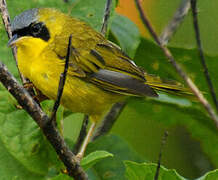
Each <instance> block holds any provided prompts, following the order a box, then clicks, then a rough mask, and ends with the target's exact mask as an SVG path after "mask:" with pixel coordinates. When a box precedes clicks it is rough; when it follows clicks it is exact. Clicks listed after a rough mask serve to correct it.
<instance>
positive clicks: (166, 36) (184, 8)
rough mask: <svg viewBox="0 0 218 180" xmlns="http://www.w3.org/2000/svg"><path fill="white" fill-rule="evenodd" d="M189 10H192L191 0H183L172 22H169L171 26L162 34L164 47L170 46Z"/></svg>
mask: <svg viewBox="0 0 218 180" xmlns="http://www.w3.org/2000/svg"><path fill="white" fill-rule="evenodd" d="M189 9H190V0H182V2H181V4H180V5H179V8H178V9H177V11H176V13H175V14H174V16H173V18H172V20H171V21H170V22H169V24H168V25H167V26H166V27H165V29H164V31H163V32H162V33H161V36H160V41H161V43H162V44H163V45H166V44H168V42H169V40H170V39H171V38H172V36H173V35H174V34H175V32H176V31H177V29H178V27H179V26H180V25H181V24H182V22H183V20H184V18H185V16H186V15H187V14H188V12H189Z"/></svg>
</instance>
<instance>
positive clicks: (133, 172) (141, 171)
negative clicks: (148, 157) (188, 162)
mask: <svg viewBox="0 0 218 180" xmlns="http://www.w3.org/2000/svg"><path fill="white" fill-rule="evenodd" d="M124 164H125V166H126V177H127V179H128V180H144V179H149V180H150V179H151V180H152V179H154V176H155V173H156V169H157V165H156V164H153V163H136V162H132V161H124ZM158 179H161V180H185V178H183V177H182V176H180V175H179V174H177V172H176V171H175V170H168V169H166V168H164V167H163V166H161V167H160V172H159V178H158Z"/></svg>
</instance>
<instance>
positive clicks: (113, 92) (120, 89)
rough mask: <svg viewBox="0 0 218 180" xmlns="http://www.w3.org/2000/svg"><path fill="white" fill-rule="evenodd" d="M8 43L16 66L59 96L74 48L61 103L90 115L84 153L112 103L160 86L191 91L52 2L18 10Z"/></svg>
mask: <svg viewBox="0 0 218 180" xmlns="http://www.w3.org/2000/svg"><path fill="white" fill-rule="evenodd" d="M11 29H12V38H11V39H10V40H9V42H8V45H9V46H11V47H13V46H16V48H17V61H18V62H17V63H18V69H19V71H20V72H21V73H22V74H23V76H24V77H26V78H27V79H29V80H30V81H31V82H32V83H33V85H34V87H35V88H36V89H38V90H39V91H41V93H42V94H43V95H45V96H46V97H47V98H49V99H53V100H55V99H56V97H57V92H58V84H59V79H60V74H61V73H62V72H63V71H64V66H65V59H66V54H67V47H68V39H69V37H70V36H71V37H72V41H71V46H70V48H71V53H70V56H69V68H68V72H67V76H66V82H65V85H64V90H63V94H62V97H61V104H62V105H63V106H64V107H65V108H67V109H69V110H71V111H72V112H79V113H84V114H86V115H88V116H89V119H90V121H91V126H90V129H89V132H88V135H87V137H86V138H85V140H84V142H83V145H82V147H81V149H80V152H79V153H78V157H83V155H84V152H85V149H86V146H87V144H88V142H89V141H90V138H91V137H92V134H93V132H94V130H95V127H96V125H97V124H98V122H100V120H101V119H102V118H103V117H104V115H105V114H106V113H107V111H108V110H109V109H110V108H111V107H112V105H113V104H115V103H117V102H120V101H124V100H125V99H126V98H128V97H130V96H136V97H154V98H158V91H165V92H169V93H175V94H179V95H190V94H191V92H190V90H189V89H187V88H185V87H184V86H182V85H181V84H179V83H177V82H174V81H172V82H171V81H163V80H162V79H160V78H159V77H158V76H153V75H149V74H148V73H147V72H146V71H145V70H143V69H142V68H140V67H138V66H137V65H136V64H135V63H134V61H133V60H132V59H131V58H130V57H129V56H128V55H126V53H124V52H123V51H122V49H121V48H120V47H119V46H118V45H116V44H115V43H113V42H111V41H109V40H107V39H106V38H105V37H104V36H103V35H102V34H101V33H100V32H97V31H95V30H94V29H93V28H92V27H90V26H89V25H88V24H87V23H85V22H83V21H81V20H79V19H76V18H73V17H71V16H69V15H66V14H64V13H62V12H60V11H59V10H57V9H53V8H33V9H29V10H26V11H24V12H22V13H21V14H19V15H17V16H15V18H14V19H13V21H12V23H11Z"/></svg>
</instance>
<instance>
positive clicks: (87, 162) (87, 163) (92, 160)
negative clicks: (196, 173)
mask: <svg viewBox="0 0 218 180" xmlns="http://www.w3.org/2000/svg"><path fill="white" fill-rule="evenodd" d="M107 157H113V154H111V153H109V152H107V151H94V152H92V153H90V154H88V155H87V156H85V157H84V158H83V159H82V161H81V166H82V167H83V168H84V169H85V170H86V169H89V168H90V167H92V166H93V165H94V164H96V163H97V162H98V161H100V160H102V159H104V158H107Z"/></svg>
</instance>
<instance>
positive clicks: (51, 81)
mask: <svg viewBox="0 0 218 180" xmlns="http://www.w3.org/2000/svg"><path fill="white" fill-rule="evenodd" d="M17 55H18V67H19V69H20V71H21V73H23V74H24V76H25V77H27V78H28V79H30V81H31V82H32V83H33V84H34V85H35V86H36V87H37V88H38V89H39V90H40V91H41V92H42V93H43V94H44V95H46V96H47V97H48V98H50V99H54V100H55V99H56V97H57V91H58V90H57V89H58V84H59V79H60V74H61V73H62V72H63V65H64V63H63V61H64V60H60V59H57V57H56V55H54V54H52V53H51V54H50V55H49V58H48V54H41V55H40V56H32V55H30V56H28V54H26V53H25V54H24V53H23V51H20V50H19V49H18V54H17ZM123 98H124V97H123V96H121V95H118V94H114V93H110V92H108V91H104V90H102V89H100V88H98V87H97V86H95V85H93V84H91V83H88V82H85V81H83V80H82V79H80V78H77V77H75V76H69V75H68V76H67V79H66V83H65V86H64V92H63V95H62V98H61V104H62V105H63V106H65V107H66V108H68V109H70V110H71V111H72V112H81V113H84V114H87V115H90V116H92V117H91V118H92V120H94V121H98V119H100V118H101V117H102V115H103V114H104V113H105V112H106V111H107V110H108V109H109V108H110V107H111V105H112V104H113V103H115V102H118V101H120V100H122V99H123Z"/></svg>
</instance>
